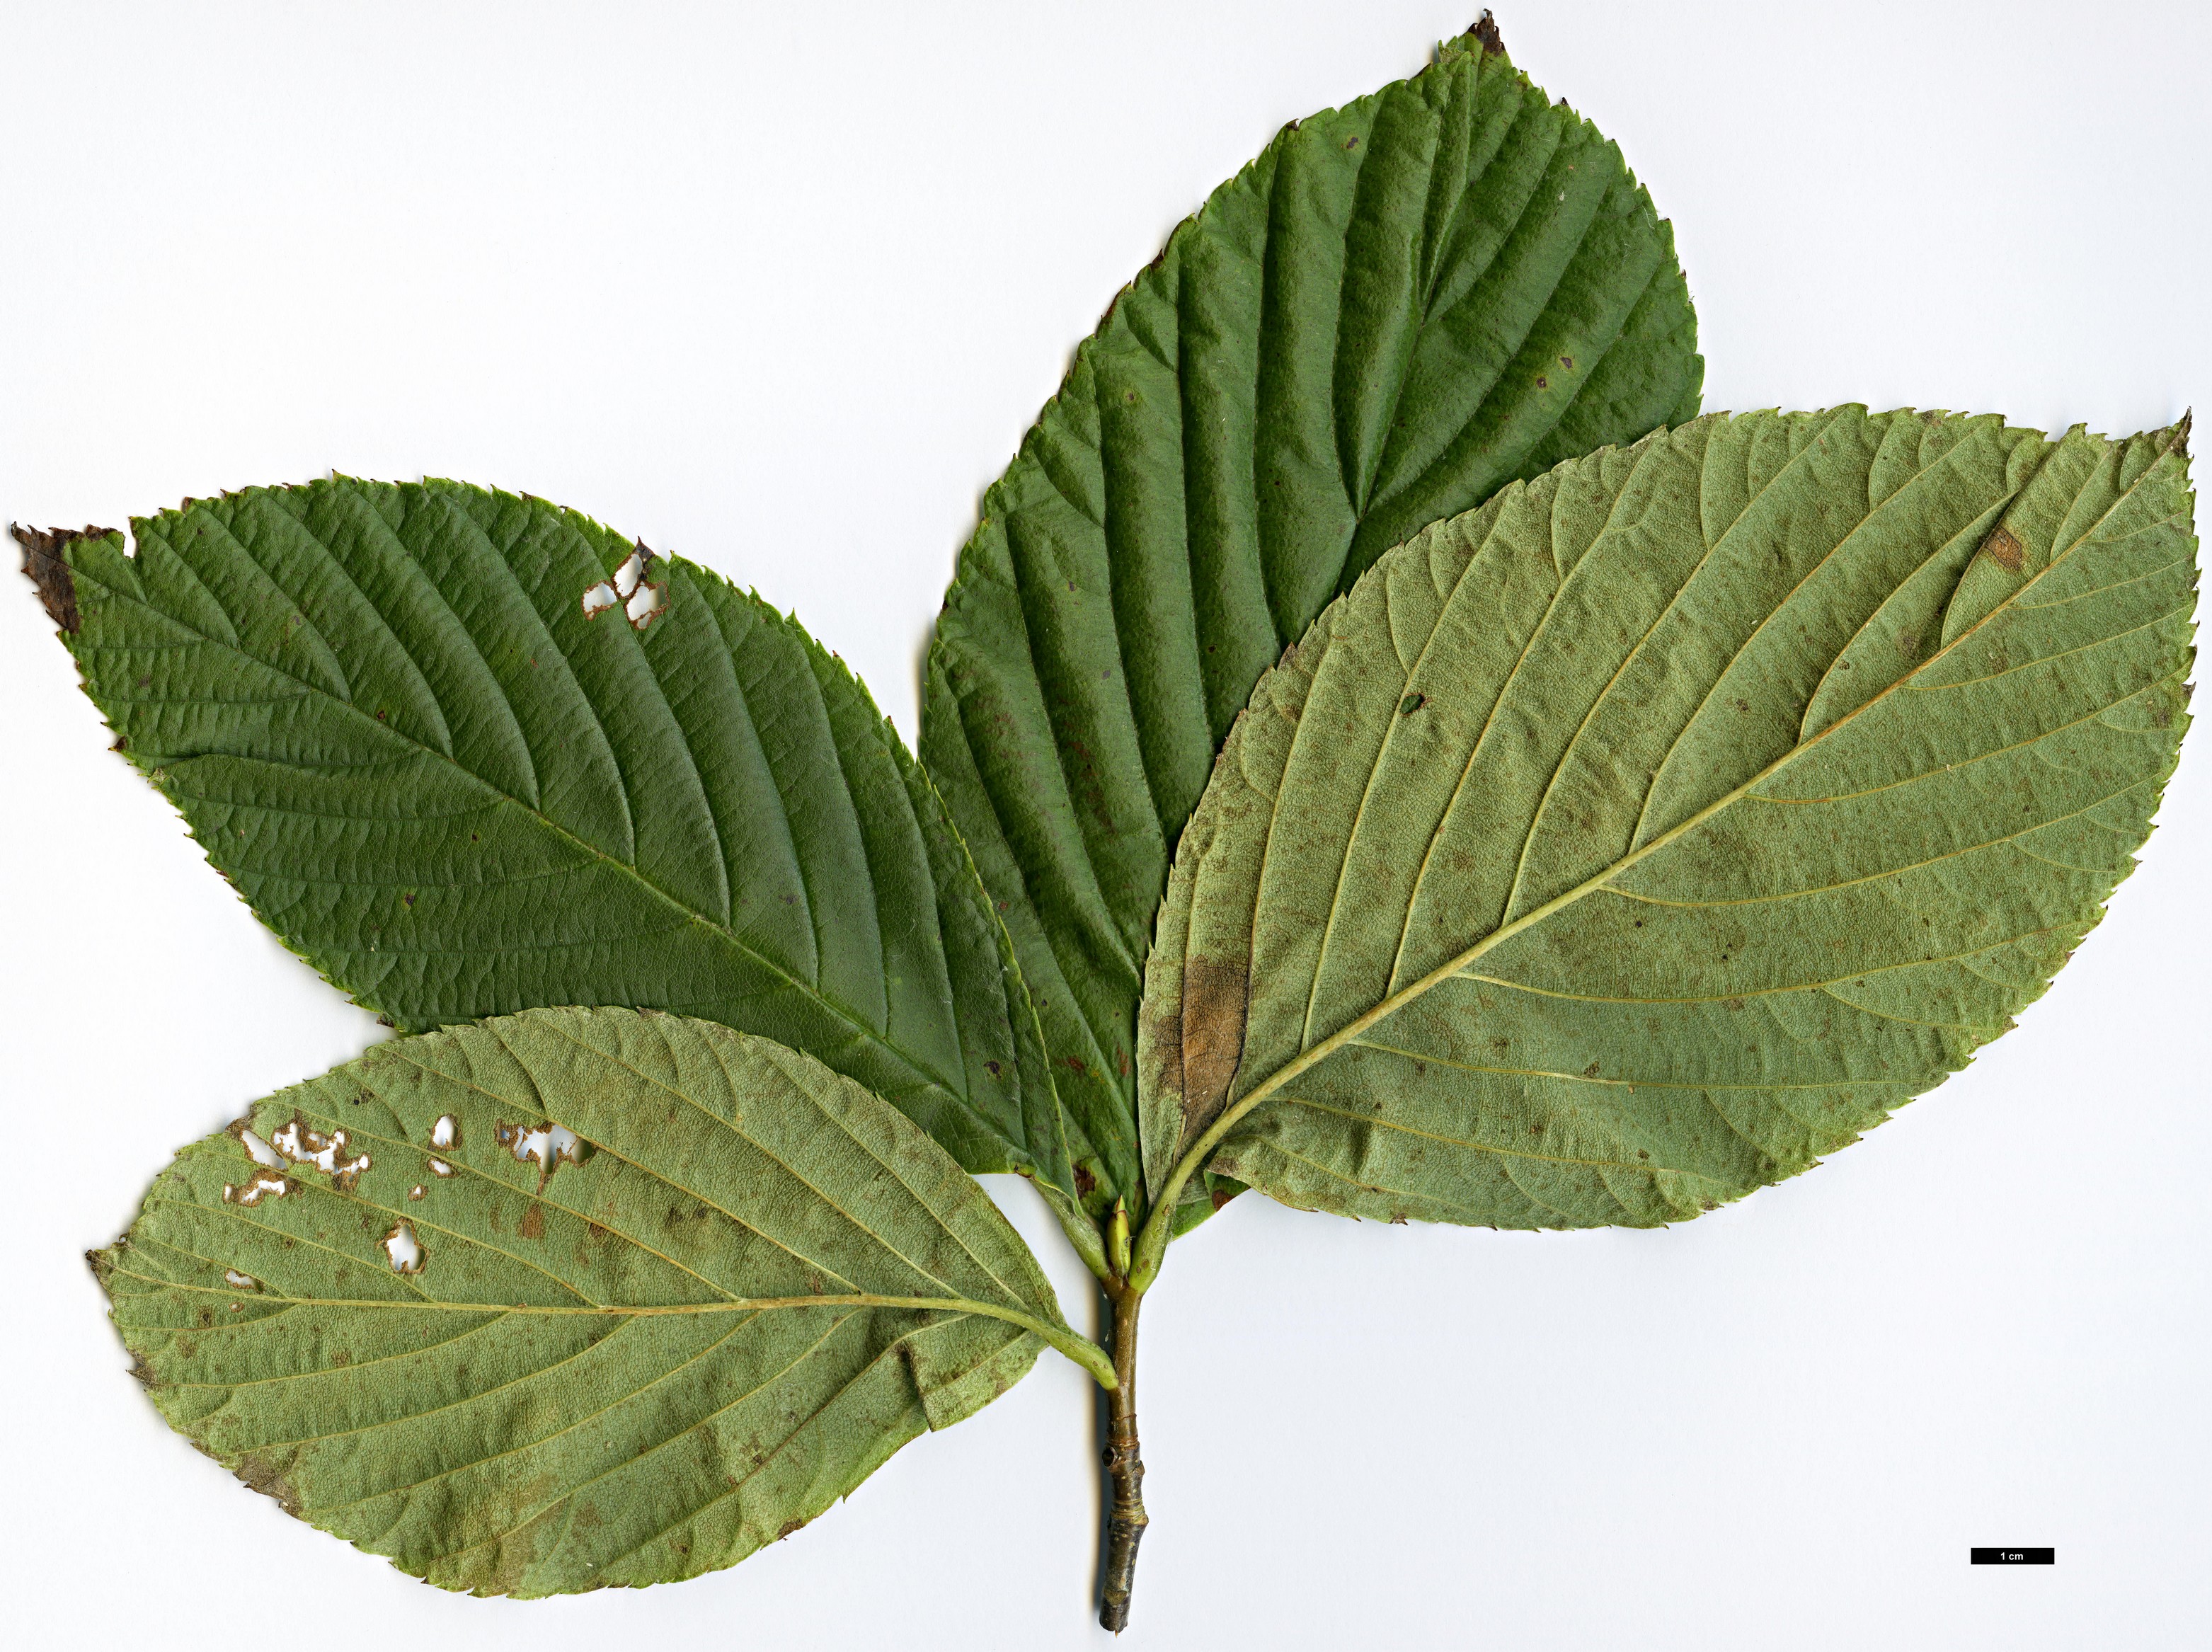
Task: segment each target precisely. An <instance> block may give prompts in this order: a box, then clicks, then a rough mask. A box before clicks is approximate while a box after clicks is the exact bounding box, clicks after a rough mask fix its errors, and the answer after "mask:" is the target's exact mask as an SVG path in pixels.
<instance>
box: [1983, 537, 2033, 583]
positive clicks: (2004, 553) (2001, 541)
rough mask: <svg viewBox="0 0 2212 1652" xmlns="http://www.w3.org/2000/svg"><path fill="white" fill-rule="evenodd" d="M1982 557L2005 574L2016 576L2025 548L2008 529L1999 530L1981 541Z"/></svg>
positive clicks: (2024, 554) (2025, 554)
mask: <svg viewBox="0 0 2212 1652" xmlns="http://www.w3.org/2000/svg"><path fill="white" fill-rule="evenodd" d="M1982 555H1983V556H1986V557H1988V558H1989V559H1990V561H1991V562H1995V563H1996V565H1997V566H1998V567H1999V568H2002V569H2004V571H2005V572H2006V573H2008V574H2017V573H2019V572H2020V565H2021V561H2022V560H2023V559H2024V558H2025V557H2026V556H2027V546H2026V545H2023V544H2021V542H2020V541H2019V539H2017V538H2015V537H2014V534H2013V531H2012V530H2011V529H2010V528H1999V529H1998V530H1997V531H1996V532H1995V533H1992V534H1991V535H1990V537H1989V538H1986V539H1984V540H1983V541H1982Z"/></svg>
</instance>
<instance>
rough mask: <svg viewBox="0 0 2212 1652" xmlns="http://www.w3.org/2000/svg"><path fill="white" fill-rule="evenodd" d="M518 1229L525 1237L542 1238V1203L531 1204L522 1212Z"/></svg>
mask: <svg viewBox="0 0 2212 1652" xmlns="http://www.w3.org/2000/svg"><path fill="white" fill-rule="evenodd" d="M520 1232H521V1234H522V1236H523V1237H524V1238H526V1239H543V1238H544V1236H545V1207H544V1206H543V1205H532V1206H531V1207H530V1208H529V1209H528V1210H526V1211H525V1212H523V1213H522V1227H521V1229H520Z"/></svg>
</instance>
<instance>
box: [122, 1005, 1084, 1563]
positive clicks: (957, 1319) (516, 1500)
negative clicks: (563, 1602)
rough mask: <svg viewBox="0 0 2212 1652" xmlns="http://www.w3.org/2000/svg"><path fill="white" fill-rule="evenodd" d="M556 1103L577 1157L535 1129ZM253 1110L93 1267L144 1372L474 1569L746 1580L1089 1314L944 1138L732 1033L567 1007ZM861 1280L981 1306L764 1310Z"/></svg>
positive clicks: (395, 1054)
mask: <svg viewBox="0 0 2212 1652" xmlns="http://www.w3.org/2000/svg"><path fill="white" fill-rule="evenodd" d="M441 1119H442V1120H447V1121H449V1122H448V1123H447V1125H445V1126H444V1127H441V1124H440V1121H441ZM555 1124H558V1125H561V1126H562V1127H566V1128H567V1129H568V1130H571V1131H573V1132H574V1133H575V1135H576V1136H578V1137H580V1138H581V1144H580V1145H579V1146H577V1147H575V1148H574V1149H573V1150H572V1151H571V1152H570V1153H568V1155H566V1156H563V1155H562V1154H561V1153H559V1152H558V1151H550V1150H548V1149H547V1148H546V1147H545V1145H544V1144H547V1143H550V1142H557V1141H558V1140H560V1139H558V1138H551V1137H550V1136H533V1135H532V1134H531V1133H532V1132H544V1131H546V1130H548V1128H549V1127H550V1126H551V1125H555ZM242 1131H250V1132H251V1133H252V1134H253V1135H254V1136H255V1137H257V1138H258V1142H257V1143H256V1145H257V1146H258V1147H259V1148H260V1151H261V1154H262V1157H263V1158H264V1160H266V1159H268V1158H269V1157H272V1156H276V1155H275V1154H274V1153H273V1151H272V1149H271V1147H270V1144H271V1143H274V1144H276V1145H277V1146H278V1147H283V1148H285V1149H288V1150H289V1153H290V1155H291V1157H290V1158H289V1162H284V1163H279V1164H278V1165H277V1166H276V1168H273V1169H272V1168H264V1164H263V1163H257V1162H256V1159H255V1157H253V1156H252V1153H251V1152H250V1151H249V1149H248V1146H247V1145H246V1139H245V1137H244V1136H243V1135H241V1134H240V1133H238V1132H242ZM341 1131H342V1132H343V1141H342V1142H339V1143H338V1144H337V1151H336V1152H335V1153H332V1152H331V1149H330V1147H329V1146H328V1145H324V1146H323V1148H322V1151H323V1154H324V1161H323V1163H320V1164H318V1163H315V1162H313V1159H312V1158H311V1157H306V1156H307V1154H308V1152H309V1150H311V1149H313V1148H315V1147H316V1146H317V1145H318V1144H319V1143H323V1144H327V1143H328V1142H330V1141H331V1140H334V1139H336V1138H337V1133H339V1132H341ZM233 1132H234V1133H218V1134H216V1135H212V1136H210V1137H208V1138H206V1139H204V1140H203V1141H200V1142H198V1143H197V1144H195V1145H192V1146H191V1147H189V1148H187V1149H185V1151H184V1152H183V1153H181V1154H180V1155H179V1157H178V1158H177V1160H176V1162H175V1163H173V1165H172V1166H171V1167H170V1168H169V1169H167V1171H166V1172H164V1173H163V1175H161V1178H160V1179H159V1180H158V1181H156V1182H155V1184H154V1187H153V1189H152V1190H151V1192H150V1193H149V1194H148V1195H147V1199H146V1203H145V1206H144V1207H143V1209H142V1211H141V1212H140V1213H139V1216H138V1218H137V1221H136V1222H135V1223H134V1224H132V1225H131V1230H130V1231H129V1232H128V1233H127V1234H126V1235H125V1236H124V1237H123V1238H122V1239H120V1240H118V1242H116V1244H115V1245H114V1247H113V1248H110V1249H108V1250H106V1251H103V1252H100V1253H99V1254H97V1255H96V1256H95V1257H94V1259H93V1260H94V1267H95V1269H96V1271H97V1272H98V1273H99V1275H100V1280H101V1283H102V1284H103V1285H105V1287H106V1290H107V1291H108V1293H109V1296H110V1297H111V1298H112V1303H113V1309H114V1316H115V1320H116V1323H117V1324H118V1327H120V1328H121V1330H122V1333H123V1337H124V1340H125V1343H126V1344H127V1345H128V1346H129V1347H130V1349H131V1352H132V1353H133V1354H134V1355H135V1356H136V1357H137V1374H138V1376H140V1377H141V1378H142V1380H143V1381H144V1382H145V1383H146V1385H147V1388H148V1390H149V1393H150V1394H151V1395H152V1397H153V1400H154V1402H155V1405H156V1406H159V1407H160V1408H161V1412H162V1413H163V1415H164V1416H166V1417H167V1418H168V1420H169V1421H170V1423H171V1424H173V1425H174V1426H175V1427H176V1428H177V1429H179V1430H180V1431H181V1432H183V1433H184V1434H185V1436H188V1437H189V1438H190V1439H191V1441H192V1442H193V1443H194V1444H196V1445H197V1446H199V1447H200V1448H201V1449H203V1450H204V1451H206V1452H208V1453H209V1454H210V1455H213V1456H215V1457H216V1458H217V1459H218V1460H219V1461H222V1463H224V1464H225V1465H226V1466H227V1467H230V1468H232V1469H234V1471H235V1472H236V1473H238V1475H239V1477H240V1479H243V1480H245V1481H246V1483H247V1484H248V1485H252V1486H253V1487H255V1488H256V1489H257V1490H259V1491H266V1492H268V1493H270V1495H271V1496H273V1497H276V1498H277V1499H278V1500H279V1501H280V1502H281V1503H283V1506H284V1508H285V1509H287V1510H289V1512H290V1513H292V1514H295V1515H298V1516H299V1517H300V1518H301V1519H303V1520H306V1521H310V1522H312V1523H313V1524H314V1525H316V1526H318V1527H321V1528H322V1529H323V1530H325V1531H328V1532H331V1533H335V1534H337V1535H338V1536H340V1537H343V1538H346V1539H348V1540H350V1541H352V1542H354V1543H356V1544H357V1545H358V1546H361V1547H362V1548H363V1549H366V1550H368V1551H369V1552H373V1553H376V1554H381V1555H386V1556H388V1557H389V1558H391V1559H392V1561H393V1563H394V1564H397V1565H398V1566H400V1567H401V1568H402V1569H404V1570H407V1571H409V1572H411V1573H414V1574H415V1575H416V1576H420V1577H422V1578H425V1579H427V1580H428V1581H429V1582H433V1583H435V1584H438V1585H439V1586H441V1588H453V1589H467V1590H471V1591H473V1592H475V1593H477V1594H518V1595H543V1594H560V1593H564V1592H569V1591H574V1590H580V1589H589V1588H600V1587H603V1586H605V1585H608V1584H633V1585H634V1584H644V1583H653V1582H669V1581H672V1580H675V1579H678V1578H683V1577H689V1576H696V1575H697V1574H698V1573H701V1572H705V1571H710V1570H714V1569H716V1568H718V1567H721V1566H726V1565H729V1564H732V1563H734V1562H735V1561H738V1560H739V1559H742V1558H744V1556H745V1555H747V1554H749V1553H750V1552H752V1551H754V1550H755V1549H757V1548H758V1547H760V1546H761V1545H763V1544H764V1543H769V1542H772V1541H774V1540H776V1539H777V1538H779V1537H781V1536H784V1535H787V1534H788V1533H789V1532H791V1531H793V1530H794V1529H796V1528H797V1527H799V1526H801V1525H803V1524H805V1522H806V1521H809V1520H811V1519H812V1518H813V1517H814V1516H815V1515H818V1514H820V1513H821V1512H822V1511H823V1509H827V1508H828V1507H829V1505H830V1503H833V1502H835V1501H836V1499H837V1498H838V1497H842V1496H844V1495H845V1494H847V1493H848V1492H849V1491H852V1489H853V1488H854V1486H855V1485H858V1484H859V1483H860V1481H861V1480H862V1479H865V1478H866V1476H867V1475H868V1474H869V1473H872V1471H873V1470H874V1469H876V1468H877V1467H879V1466H880V1465H881V1464H882V1463H883V1462H884V1460H885V1459H886V1458H888V1457H889V1456H890V1454H891V1453H892V1452H894V1451H896V1449H898V1448H899V1447H900V1446H901V1445H902V1444H904V1443H905V1442H907V1441H908V1440H910V1439H912V1438H914V1437H915V1436H916V1435H918V1434H920V1433H921V1432H922V1431H923V1430H925V1429H938V1428H945V1427H949V1426H950V1425H951V1424H954V1423H956V1422H958V1421H960V1420H961V1419H962V1418H965V1417H967V1416H969V1414H970V1413H972V1412H975V1411H976V1410H977V1409H979V1408H980V1407H981V1406H984V1405H985V1404H987V1403H988V1402H989V1401H990V1400H992V1399H994V1398H995V1397H996V1396H997V1395H998V1394H1001V1393H1003V1392H1004V1391H1005V1390H1006V1388H1008V1387H1010V1386H1011V1385H1012V1383H1013V1382H1016V1381H1018V1379H1019V1378H1020V1377H1021V1376H1023V1374H1024V1373H1025V1372H1026V1371H1027V1370H1029V1368H1030V1364H1032V1363H1033V1362H1034V1360H1035V1359H1036V1354H1037V1351H1038V1349H1039V1348H1040V1347H1041V1346H1042V1343H1041V1341H1040V1339H1039V1338H1038V1336H1037V1335H1036V1333H1033V1332H1032V1331H1030V1330H1029V1329H1025V1328H1024V1327H1022V1326H1021V1325H1019V1324H1017V1323H1014V1322H1012V1321H1009V1320H1007V1319H1003V1318H998V1317H993V1316H992V1315H994V1314H1012V1315H1024V1316H1027V1317H1028V1318H1030V1320H1033V1321H1037V1322H1039V1323H1040V1324H1042V1325H1044V1326H1048V1327H1053V1328H1054V1329H1060V1330H1065V1326H1064V1322H1063V1321H1062V1320H1061V1317H1060V1309H1059V1307H1058V1305H1057V1303H1055V1301H1054V1297H1053V1294H1052V1290H1051V1287H1050V1286H1049V1285H1048V1284H1047V1283H1046V1282H1045V1279H1044V1278H1043V1276H1042V1273H1040V1272H1038V1270H1037V1267H1036V1263H1035V1261H1034V1260H1032V1259H1031V1257H1030V1254H1029V1252H1028V1250H1027V1249H1026V1248H1024V1246H1023V1244H1022V1242H1021V1241H1020V1239H1019V1238H1018V1236H1016V1235H1015V1234H1014V1232H1013V1230H1012V1228H1010V1227H1009V1226H1008V1225H1007V1224H1006V1220H1005V1218H1003V1217H1001V1216H1000V1214H999V1212H998V1211H997V1209H996V1207H995V1206H993V1205H992V1203H991V1202H990V1200H989V1199H988V1198H987V1196H986V1195H985V1194H984V1193H983V1191H982V1189H981V1187H979V1186H978V1185H977V1183H976V1182H975V1180H974V1178H972V1177H971V1176H969V1175H967V1174H966V1173H965V1172H963V1170H961V1169H960V1168H959V1167H958V1166H957V1165H956V1164H955V1163H953V1162H952V1161H951V1158H950V1157H948V1156H947V1155H946V1154H945V1152H944V1151H942V1150H941V1149H940V1148H939V1147H938V1146H936V1145H935V1144H933V1142H931V1141H930V1140H929V1139H928V1138H927V1136H925V1135H924V1134H923V1133H921V1130H920V1129H918V1128H917V1127H915V1125H913V1124H912V1123H911V1122H909V1121H908V1120H907V1119H906V1118H905V1117H904V1116H903V1115H902V1114H899V1113H898V1112H897V1111H896V1110H895V1109H894V1108H891V1107H890V1106H889V1105H887V1104H886V1103H885V1102H883V1101H882V1100H880V1099H879V1098H878V1097H876V1096H871V1095H869V1094H868V1093H867V1092H866V1090H862V1089H861V1088H860V1086H859V1085H857V1084H854V1083H853V1082H852V1081H851V1080H849V1079H847V1078H842V1077H840V1076H839V1075H837V1074H835V1073H833V1072H830V1071H829V1069H828V1068H826V1067H823V1066H821V1065H820V1064H819V1063H817V1062H816V1061H814V1060H811V1059H810V1058H808V1057H805V1056H804V1055H800V1054H796V1053H794V1052H793V1051H790V1050H787V1049H784V1048H781V1047H779V1046H776V1045H775V1044H772V1043H770V1042H769V1041H767V1040H765V1039H760V1038H755V1037H750V1036H746V1035H744V1034H740V1033H737V1032H733V1031H732V1030H731V1029H728V1028H726V1027H724V1026H722V1025H720V1024H719V1023H712V1022H705V1021H694V1020H690V1019H687V1018H684V1017H676V1016H662V1015H653V1014H650V1013H639V1012H635V1011H627V1010H557V1011H531V1012H529V1013H527V1014H525V1015H521V1016H516V1017H507V1018H503V1019H499V1020H494V1021H489V1022H485V1023H482V1024H480V1025H477V1026H471V1027H465V1028H459V1029H453V1030H450V1031H445V1032H438V1033H431V1034H427V1035H424V1036H420V1037H416V1038H409V1039H402V1040H398V1041H396V1042H392V1043H389V1044H384V1045H380V1046H378V1047H377V1048H374V1049H372V1050H371V1051H370V1052H369V1053H368V1054H367V1055H365V1056H363V1057H362V1059H361V1060H357V1061H353V1062H349V1063H348V1064H346V1065H345V1066H341V1067H338V1068H336V1069H335V1070H333V1071H332V1072H329V1073H327V1074H325V1076H324V1077H322V1078H318V1079H315V1080H313V1081H312V1082H311V1083H308V1084H301V1085H299V1086H297V1087H296V1088H295V1089H292V1090H284V1091H281V1092H279V1093H278V1094H277V1095H276V1096H271V1097H270V1098H269V1099H268V1100H266V1101H264V1102H261V1103H260V1104H259V1105H258V1106H257V1107H256V1108H254V1109H253V1110H252V1114H250V1115H249V1116H248V1117H247V1118H246V1119H245V1120H242V1121H240V1124H239V1125H238V1126H234V1127H233ZM310 1132H312V1134H310ZM363 1154H365V1155H367V1156H368V1159H369V1161H370V1162H369V1163H368V1165H367V1166H366V1167H363V1168H358V1169H349V1166H351V1165H352V1164H353V1163H354V1161H355V1158H356V1156H359V1155H363ZM441 1167H443V1170H444V1172H445V1173H443V1174H441ZM270 1184H273V1187H272V1186H270ZM249 1200H250V1202H249ZM400 1224H406V1225H405V1230H404V1232H405V1236H406V1237H405V1238H404V1240H403V1241H401V1242H399V1244H398V1252H397V1254H394V1251H393V1243H392V1240H391V1238H390V1236H392V1235H394V1234H395V1233H398V1232H399V1231H400ZM402 1260H404V1261H407V1262H410V1263H411V1264H413V1265H415V1266H416V1270H417V1271H415V1272H399V1271H398V1268H397V1266H396V1263H398V1261H402ZM853 1295H863V1296H876V1297H896V1298H909V1299H910V1298H922V1299H956V1300H958V1301H960V1302H962V1303H965V1304H966V1306H965V1307H963V1308H961V1309H914V1308H902V1307H887V1306H880V1305H875V1304H872V1303H850V1302H847V1303H829V1304H825V1305H813V1304H809V1303H804V1302H803V1301H802V1303H799V1305H787V1306H776V1307H763V1306H759V1305H757V1304H758V1303H759V1300H760V1299H762V1298H769V1299H779V1298H792V1297H798V1298H801V1299H804V1298H807V1297H822V1296H829V1297H838V1296H853Z"/></svg>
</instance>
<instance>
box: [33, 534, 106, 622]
mask: <svg viewBox="0 0 2212 1652" xmlns="http://www.w3.org/2000/svg"><path fill="white" fill-rule="evenodd" d="M8 531H9V533H11V534H13V535H14V536H15V543H16V544H18V545H21V547H22V548H23V572H24V573H25V574H27V575H28V576H29V578H30V581H31V584H32V586H33V588H34V589H35V590H36V591H37V592H38V593H39V602H40V605H42V606H43V607H44V608H45V609H46V617H47V618H48V619H51V620H52V621H53V623H55V624H56V625H57V626H58V627H59V628H60V629H62V630H64V631H66V632H68V633H69V634H70V635H71V636H75V635H76V634H77V633H78V631H80V630H81V629H83V624H84V622H83V619H82V616H80V615H79V614H78V612H77V606H76V576H75V575H74V574H71V573H70V567H69V562H67V560H66V559H65V556H64V552H65V551H66V550H68V548H69V546H70V543H71V542H72V541H74V540H78V539H105V538H107V537H108V536H109V535H111V534H112V533H113V532H114V529H112V528H95V527H90V526H88V527H85V528H83V529H82V530H80V531H76V532H71V531H70V530H68V529H66V528H48V529H46V530H45V531H43V532H42V531H40V530H39V529H37V528H27V527H25V526H24V525H22V524H21V522H10V523H9V525H8Z"/></svg>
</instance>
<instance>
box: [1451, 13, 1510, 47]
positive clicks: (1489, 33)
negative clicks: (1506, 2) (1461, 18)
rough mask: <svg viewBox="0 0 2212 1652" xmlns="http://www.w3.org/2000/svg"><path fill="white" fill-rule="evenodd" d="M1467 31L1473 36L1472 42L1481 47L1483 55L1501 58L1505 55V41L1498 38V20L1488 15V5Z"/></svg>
mask: <svg viewBox="0 0 2212 1652" xmlns="http://www.w3.org/2000/svg"><path fill="white" fill-rule="evenodd" d="M1462 15H1464V14H1462ZM1468 33H1469V34H1472V35H1473V36H1474V43H1475V44H1476V45H1477V46H1480V47H1481V48H1482V55H1483V56H1484V57H1486V58H1502V57H1504V55H1505V42H1504V40H1503V39H1500V38H1498V20H1497V19H1496V18H1495V17H1492V15H1490V9H1489V8H1488V7H1485V8H1484V9H1483V13H1482V15H1481V16H1480V17H1478V18H1476V19H1475V20H1474V27H1473V28H1471V29H1469V30H1468Z"/></svg>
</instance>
